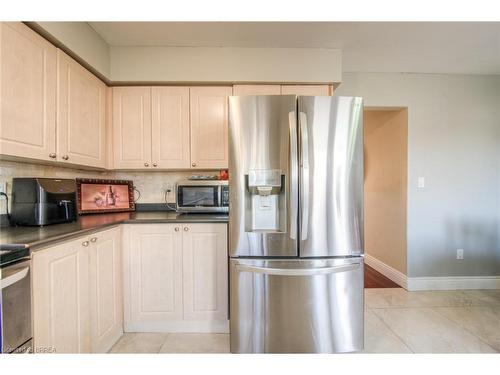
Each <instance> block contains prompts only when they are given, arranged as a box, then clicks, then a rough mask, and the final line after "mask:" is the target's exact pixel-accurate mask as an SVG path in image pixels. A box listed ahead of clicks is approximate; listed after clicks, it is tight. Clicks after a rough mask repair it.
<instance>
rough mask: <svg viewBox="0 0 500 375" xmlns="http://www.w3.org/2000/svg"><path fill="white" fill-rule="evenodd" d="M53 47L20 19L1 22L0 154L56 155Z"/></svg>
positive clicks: (20, 155)
mask: <svg viewBox="0 0 500 375" xmlns="http://www.w3.org/2000/svg"><path fill="white" fill-rule="evenodd" d="M56 54H57V53H56V48H55V47H54V46H53V45H52V44H50V43H49V42H47V41H46V40H45V39H43V38H42V37H40V36H39V35H38V34H36V33H35V32H33V31H32V30H31V29H30V28H28V27H27V26H25V25H24V24H22V23H20V22H12V23H11V22H1V23H0V153H1V154H2V155H8V156H16V157H26V158H32V159H39V160H55V158H56V154H55V150H56V136H55V132H56Z"/></svg>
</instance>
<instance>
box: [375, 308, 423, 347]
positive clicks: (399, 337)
mask: <svg viewBox="0 0 500 375" xmlns="http://www.w3.org/2000/svg"><path fill="white" fill-rule="evenodd" d="M372 312H373V315H375V316H376V317H377V318H378V319H379V320H380V321H381V322H382V324H383V325H385V326H386V327H387V329H388V330H389V331H390V332H392V333H393V334H394V336H396V337H397V338H398V339H399V340H400V341H401V342H402V343H403V345H404V346H406V347H407V348H408V350H409V351H410V352H411V353H412V354H415V351H414V350H413V348H412V347H411V346H410V344H408V343H407V342H406V341H405V340H404V339H403V338H402V337H401V336H399V335H398V334H397V332H395V331H394V330H393V329H392V328H391V327H389V325H388V324H387V323H386V322H385V321H384V319H382V318H381V317H380V316H379V315H378V314H377V313H376V312H375V311H372Z"/></svg>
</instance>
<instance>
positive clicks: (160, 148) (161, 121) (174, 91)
mask: <svg viewBox="0 0 500 375" xmlns="http://www.w3.org/2000/svg"><path fill="white" fill-rule="evenodd" d="M151 98H152V108H153V113H152V135H153V136H152V155H153V156H152V162H153V168H171V169H175V168H181V169H187V168H189V166H190V152H189V87H153V88H152V89H151Z"/></svg>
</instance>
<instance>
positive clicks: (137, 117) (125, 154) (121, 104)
mask: <svg viewBox="0 0 500 375" xmlns="http://www.w3.org/2000/svg"><path fill="white" fill-rule="evenodd" d="M113 150H114V168H116V169H143V168H150V167H151V87H114V88H113Z"/></svg>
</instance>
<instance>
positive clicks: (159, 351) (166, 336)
mask: <svg viewBox="0 0 500 375" xmlns="http://www.w3.org/2000/svg"><path fill="white" fill-rule="evenodd" d="M164 333H165V340H163V342H162V343H161V345H160V348H159V349H158V352H156V354H163V353H162V352H161V350H162V349H163V346H165V343H166V342H167V339H168V336H169V335H170V333H171V332H164Z"/></svg>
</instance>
